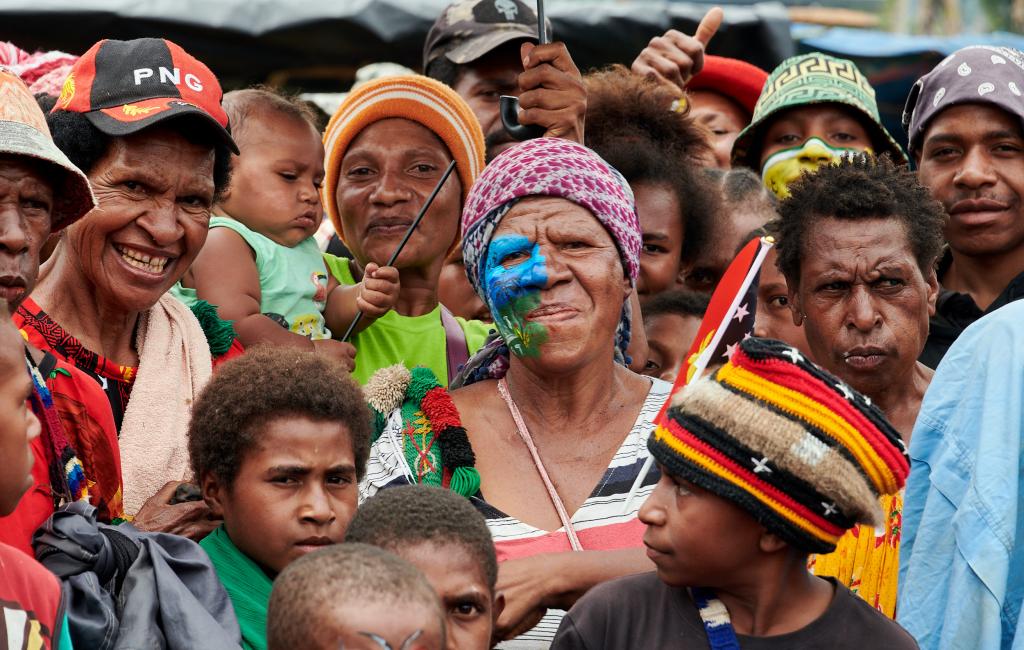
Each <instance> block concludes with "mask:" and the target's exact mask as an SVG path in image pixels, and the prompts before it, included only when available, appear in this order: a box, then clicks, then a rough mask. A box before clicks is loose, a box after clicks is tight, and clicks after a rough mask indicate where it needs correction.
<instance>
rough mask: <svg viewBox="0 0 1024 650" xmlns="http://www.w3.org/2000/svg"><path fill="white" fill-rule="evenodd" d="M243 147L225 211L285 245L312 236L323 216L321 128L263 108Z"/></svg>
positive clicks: (236, 160) (248, 126)
mask: <svg viewBox="0 0 1024 650" xmlns="http://www.w3.org/2000/svg"><path fill="white" fill-rule="evenodd" d="M238 147H239V149H240V150H241V152H242V153H241V155H240V156H236V157H234V158H232V167H231V188H230V190H229V192H228V195H227V197H226V198H225V199H224V200H223V201H221V203H220V210H221V211H223V212H225V213H227V214H228V215H229V216H230V217H232V218H234V219H237V220H238V221H241V222H242V223H244V224H245V225H246V226H248V227H249V228H251V229H252V230H255V231H256V232H258V233H260V234H261V235H264V236H266V237H269V238H270V239H272V240H273V241H275V242H277V243H278V244H281V245H282V246H288V247H289V248H291V247H294V246H297V245H298V244H299V243H301V242H302V241H304V240H305V239H307V238H309V237H311V236H312V235H313V233H315V232H316V229H317V228H318V227H319V226H320V220H321V218H322V217H323V208H322V206H321V204H320V185H321V184H322V183H323V180H324V146H323V143H322V142H321V141H320V135H319V134H318V133H317V132H316V130H315V129H314V128H313V127H312V126H311V125H310V124H309V123H308V122H306V121H305V120H303V119H300V118H298V117H293V116H290V115H286V114H284V113H281V112H279V111H258V112H254V113H253V114H252V115H251V116H250V117H249V118H247V122H246V124H245V128H244V130H242V131H241V133H240V138H239V140H238Z"/></svg>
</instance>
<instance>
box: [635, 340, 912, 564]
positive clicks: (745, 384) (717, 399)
mask: <svg viewBox="0 0 1024 650" xmlns="http://www.w3.org/2000/svg"><path fill="white" fill-rule="evenodd" d="M667 416H668V417H667V418H666V420H665V423H664V424H661V425H659V426H658V427H657V429H656V430H655V432H654V434H652V436H651V438H650V440H649V441H648V447H649V448H650V450H651V453H652V454H653V455H654V457H655V458H656V459H657V460H658V462H660V463H661V464H662V466H663V467H664V468H665V470H666V471H668V472H669V473H670V474H672V475H673V476H677V477H680V478H683V479H685V480H687V481H690V482H691V483H693V484H695V485H698V486H700V487H702V488H704V489H706V490H708V491H709V492H712V493H714V494H717V495H718V496H720V497H723V498H726V499H729V500H731V501H733V502H735V503H736V504H738V505H739V506H740V507H742V508H744V509H745V510H747V511H748V512H749V513H750V514H751V515H752V516H753V517H754V518H755V519H757V520H758V521H759V522H760V523H761V524H762V525H763V526H765V527H766V528H767V529H768V530H770V531H771V532H773V533H775V534H776V535H778V536H779V537H781V538H782V539H784V540H785V541H786V542H787V543H789V544H790V545H792V546H793V547H794V548H798V549H800V550H803V551H807V552H809V553H828V552H830V551H832V550H834V549H835V546H836V542H838V540H839V538H840V537H841V536H842V535H843V533H845V532H846V531H847V530H848V529H850V528H852V527H853V526H854V525H855V524H857V523H866V524H871V525H877V524H879V523H881V515H882V513H881V511H880V509H879V505H878V499H879V497H880V496H881V495H883V494H892V493H895V492H897V491H898V490H900V489H901V488H902V487H903V484H904V482H905V481H906V478H907V474H908V473H909V471H910V466H909V462H908V458H907V454H906V450H905V448H904V445H903V441H902V440H901V438H900V436H899V434H898V433H897V432H896V430H895V429H893V427H892V425H890V424H889V422H888V421H887V420H886V419H885V416H884V415H883V414H882V412H881V411H880V410H879V409H878V407H876V406H875V405H873V404H872V403H871V400H870V399H868V398H867V397H864V396H863V395H861V394H860V393H858V392H856V391H855V390H853V389H852V388H850V387H849V386H847V385H846V384H845V383H843V382H842V381H841V380H840V379H838V378H836V377H834V376H832V375H831V374H829V373H828V372H826V371H824V370H822V369H821V368H819V367H818V366H816V365H814V364H813V363H811V362H809V361H807V360H806V359H804V357H803V355H801V354H800V352H799V351H798V350H796V349H795V348H792V347H790V346H789V345H787V344H785V343H783V342H781V341H774V340H770V339H758V338H750V339H747V340H746V341H743V342H742V343H741V344H740V345H739V347H738V348H737V349H736V351H735V352H734V353H733V355H732V358H731V359H730V360H729V362H728V363H726V364H725V365H724V366H723V367H722V368H721V369H719V370H718V371H717V372H716V373H715V375H714V377H707V378H704V379H701V380H698V381H696V382H694V383H693V384H691V385H690V386H688V387H687V388H685V389H684V390H682V391H680V392H679V393H678V394H677V395H676V396H675V397H673V399H672V403H671V404H670V407H669V410H668V413H667Z"/></svg>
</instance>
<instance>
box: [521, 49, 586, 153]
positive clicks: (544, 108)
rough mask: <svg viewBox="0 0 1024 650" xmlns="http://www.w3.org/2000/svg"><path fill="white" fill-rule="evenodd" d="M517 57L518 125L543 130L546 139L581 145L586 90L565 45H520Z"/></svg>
mask: <svg viewBox="0 0 1024 650" xmlns="http://www.w3.org/2000/svg"><path fill="white" fill-rule="evenodd" d="M519 53H520V56H521V57H522V59H523V72H522V73H521V74H520V75H519V89H520V91H521V94H520V95H519V109H520V110H519V123H520V124H536V125H538V126H542V127H544V128H545V129H546V131H545V132H544V137H547V138H565V139H566V140H572V141H573V142H578V143H580V144H583V119H584V117H585V116H586V113H587V89H586V86H584V85H583V76H582V75H581V74H580V71H579V69H577V68H576V64H575V63H573V61H572V57H571V56H569V50H568V49H566V47H565V43H546V44H544V45H536V44H534V43H523V45H522V47H521V48H520V50H519Z"/></svg>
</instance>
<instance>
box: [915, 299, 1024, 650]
mask: <svg viewBox="0 0 1024 650" xmlns="http://www.w3.org/2000/svg"><path fill="white" fill-rule="evenodd" d="M1022 398H1024V301H1020V302H1014V303H1011V304H1009V305H1006V306H1005V307H1002V308H1000V309H998V310H996V311H995V312H993V313H992V314H989V315H988V316H986V317H984V318H982V319H981V320H979V321H977V322H976V323H974V324H973V325H971V326H970V327H969V328H967V330H965V331H964V333H963V334H961V335H960V338H959V339H957V341H956V343H954V344H953V347H951V348H950V349H949V352H947V353H946V356H945V358H944V359H943V360H942V363H940V364H939V367H938V370H937V371H936V373H935V377H934V378H933V379H932V383H931V386H929V388H928V392H927V393H926V394H925V398H924V402H923V403H922V404H921V413H920V415H918V419H917V424H916V426H915V427H914V434H913V437H912V439H911V443H910V458H911V472H910V478H909V480H908V481H907V488H906V494H905V500H904V507H903V541H902V546H901V549H900V579H899V585H900V587H899V589H900V592H899V601H898V605H897V607H896V620H897V621H898V622H899V624H900V625H902V626H903V627H904V628H905V629H906V630H907V631H908V632H910V633H911V634H912V635H913V636H914V638H916V639H917V641H918V643H919V644H920V645H921V648H923V649H925V650H939V649H942V650H946V649H957V650H959V649H964V650H968V649H969V650H975V649H982V650H986V649H989V648H1001V649H1006V650H1009V649H1024V632H1022V631H1021V630H1020V628H1019V618H1020V609H1021V599H1022V598H1024V507H1022V506H1024V500H1022V499H1024V494H1022V488H1024V472H1022V467H1021V461H1022V455H1021V454H1022V451H1024V445H1022V433H1024V403H1022Z"/></svg>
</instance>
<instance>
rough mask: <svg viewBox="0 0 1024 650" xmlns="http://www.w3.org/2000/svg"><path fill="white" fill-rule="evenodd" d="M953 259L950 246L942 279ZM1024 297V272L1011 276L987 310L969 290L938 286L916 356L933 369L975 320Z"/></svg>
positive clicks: (942, 268)
mask: <svg viewBox="0 0 1024 650" xmlns="http://www.w3.org/2000/svg"><path fill="white" fill-rule="evenodd" d="M952 262H953V256H952V253H950V252H949V251H948V250H947V251H946V253H945V254H944V255H943V256H942V259H941V260H940V261H939V270H938V274H939V282H940V283H941V282H942V277H943V276H944V275H945V273H946V271H947V270H948V269H949V265H950V264H951V263H952ZM1021 298H1024V273H1021V274H1020V275H1018V276H1017V277H1015V278H1014V279H1013V280H1011V281H1010V284H1008V285H1006V287H1005V288H1004V289H1003V291H1002V293H1000V294H999V296H997V297H996V299H995V300H994V301H993V302H992V304H991V305H989V306H988V308H987V309H985V310H982V309H980V308H979V307H978V305H977V304H975V302H974V299H973V298H971V297H970V296H969V295H968V294H966V293H957V292H956V291H950V290H948V289H944V288H942V287H939V298H938V301H937V302H936V304H935V315H934V316H932V317H931V318H930V319H929V321H928V340H927V341H926V342H925V345H924V350H923V351H922V352H921V356H919V357H918V358H917V360H918V361H920V362H921V363H923V364H924V365H926V366H928V367H929V368H931V369H933V370H934V369H935V368H937V367H938V366H939V362H940V361H942V357H943V356H945V354H946V351H947V350H949V348H950V346H951V345H953V342H954V341H956V339H957V337H958V336H960V335H961V334H962V333H963V331H964V330H965V329H967V328H968V327H969V326H970V325H971V324H972V323H973V322H974V321H976V320H978V319H979V318H981V317H982V316H985V315H987V314H991V313H992V312H994V311H995V310H997V309H999V308H1000V307H1002V306H1003V305H1008V304H1010V303H1011V302H1013V301H1015V300H1020V299H1021Z"/></svg>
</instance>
